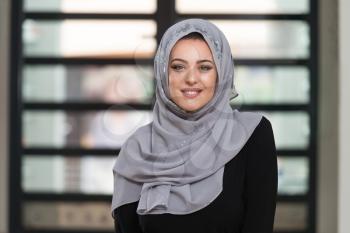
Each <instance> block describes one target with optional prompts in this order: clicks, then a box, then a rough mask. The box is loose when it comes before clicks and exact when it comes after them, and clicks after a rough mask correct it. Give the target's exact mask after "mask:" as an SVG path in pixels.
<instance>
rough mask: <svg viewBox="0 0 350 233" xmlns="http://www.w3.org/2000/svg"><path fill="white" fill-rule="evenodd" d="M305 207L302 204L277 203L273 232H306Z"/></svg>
mask: <svg viewBox="0 0 350 233" xmlns="http://www.w3.org/2000/svg"><path fill="white" fill-rule="evenodd" d="M306 228H307V206H306V204H304V203H277V207H276V215H275V224H274V230H275V231H293V230H306Z"/></svg>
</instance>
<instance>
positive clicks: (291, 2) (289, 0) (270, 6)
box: [176, 0, 309, 14]
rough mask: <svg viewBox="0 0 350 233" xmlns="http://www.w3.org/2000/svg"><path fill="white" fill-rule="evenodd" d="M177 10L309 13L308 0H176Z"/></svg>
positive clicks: (191, 11) (194, 11) (239, 12)
mask: <svg viewBox="0 0 350 233" xmlns="http://www.w3.org/2000/svg"><path fill="white" fill-rule="evenodd" d="M176 10H177V11H178V12H179V13H182V14H186V13H197V14H200V13H212V14H230V13H231V14H232V13H238V14H242V13H256V14H260V13H262V14H263V13H272V14H274V13H276V14H282V13H284V14H288V13H307V12H308V11H309V1H308V0H264V1H261V0H245V1H240V0H216V1H210V0H201V1H200V2H199V1H188V0H176Z"/></svg>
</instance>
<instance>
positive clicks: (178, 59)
mask: <svg viewBox="0 0 350 233" xmlns="http://www.w3.org/2000/svg"><path fill="white" fill-rule="evenodd" d="M173 61H181V62H183V63H188V61H186V60H184V59H181V58H174V59H171V61H170V62H173ZM202 62H210V63H212V64H214V62H213V61H212V60H208V59H203V60H198V61H197V63H202Z"/></svg>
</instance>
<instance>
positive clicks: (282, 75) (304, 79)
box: [232, 66, 310, 104]
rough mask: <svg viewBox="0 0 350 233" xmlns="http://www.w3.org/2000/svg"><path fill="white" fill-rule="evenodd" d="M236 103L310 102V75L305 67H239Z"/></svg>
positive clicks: (236, 73) (236, 77)
mask: <svg viewBox="0 0 350 233" xmlns="http://www.w3.org/2000/svg"><path fill="white" fill-rule="evenodd" d="M235 85H236V89H237V92H238V93H239V95H238V97H237V98H235V99H234V100H233V101H232V103H235V104H270V103H279V104H280V103H308V102H309V91H310V83H309V72H308V70H307V69H306V68H305V67H263V66H261V67H256V66H237V67H236V69H235Z"/></svg>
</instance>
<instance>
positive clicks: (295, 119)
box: [261, 112, 310, 149]
mask: <svg viewBox="0 0 350 233" xmlns="http://www.w3.org/2000/svg"><path fill="white" fill-rule="evenodd" d="M261 113H262V114H263V115H264V116H265V117H266V118H267V119H269V120H270V122H271V125H272V128H273V132H274V136H275V142H276V147H277V149H305V148H306V147H307V146H308V144H309V135H310V123H309V117H308V114H307V113H305V112H286V113H282V112H273V113H271V112H268V113H267V112H261Z"/></svg>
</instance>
